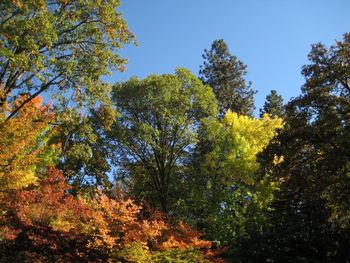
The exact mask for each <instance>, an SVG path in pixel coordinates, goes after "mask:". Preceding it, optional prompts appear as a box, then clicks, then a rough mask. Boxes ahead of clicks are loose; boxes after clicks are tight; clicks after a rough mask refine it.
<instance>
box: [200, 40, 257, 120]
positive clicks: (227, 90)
mask: <svg viewBox="0 0 350 263" xmlns="http://www.w3.org/2000/svg"><path fill="white" fill-rule="evenodd" d="M203 59H204V63H203V65H202V66H201V67H200V71H199V76H200V79H201V80H202V81H203V83H204V84H205V85H209V86H210V87H212V88H213V91H214V93H215V96H216V99H217V100H218V105H219V110H220V114H221V115H223V114H224V113H225V112H226V111H227V110H228V109H230V110H231V111H232V112H237V113H239V114H243V115H249V116H252V114H253V110H254V109H255V106H254V94H255V93H256V91H254V90H252V89H251V83H250V82H248V83H247V81H246V79H245V76H246V75H247V71H246V68H247V66H246V65H244V64H243V62H241V61H240V60H238V59H237V58H236V57H235V56H233V55H231V54H230V52H229V49H228V46H227V44H226V43H225V42H224V40H223V39H219V40H215V41H214V42H213V44H212V46H211V49H210V50H209V51H208V50H206V49H205V50H204V54H203Z"/></svg>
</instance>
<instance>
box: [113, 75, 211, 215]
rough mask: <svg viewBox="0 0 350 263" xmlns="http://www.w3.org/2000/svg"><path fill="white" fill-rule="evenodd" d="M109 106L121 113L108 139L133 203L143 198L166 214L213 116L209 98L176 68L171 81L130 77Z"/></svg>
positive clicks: (192, 78) (208, 93) (193, 79)
mask: <svg viewBox="0 0 350 263" xmlns="http://www.w3.org/2000/svg"><path fill="white" fill-rule="evenodd" d="M113 101H114V103H115V106H116V107H117V109H120V117H119V118H118V120H117V122H116V123H115V124H114V125H113V126H112V130H111V132H110V133H109V136H110V140H111V143H112V144H114V145H115V148H116V150H115V152H114V153H115V156H114V160H115V161H117V164H118V165H120V166H121V167H122V168H123V170H122V172H123V171H124V172H126V175H127V179H128V180H129V187H131V188H132V189H133V190H134V191H135V190H137V189H138V190H137V191H136V192H134V193H135V194H136V196H137V199H141V198H145V199H146V200H148V201H149V202H151V203H152V204H154V205H159V206H160V207H161V209H162V210H163V211H165V212H169V211H170V210H171V206H170V204H171V203H172V202H173V200H176V196H173V195H174V194H175V193H174V192H173V191H174V190H175V189H176V187H177V185H178V184H180V183H181V180H180V178H179V176H180V171H181V165H182V163H183V161H184V158H186V157H187V156H188V154H189V152H190V151H191V149H192V148H193V147H194V145H195V143H196V140H197V130H198V127H199V125H200V123H201V122H202V120H203V119H205V118H210V117H213V116H215V114H216V100H215V97H214V94H213V93H212V91H211V89H210V87H208V86H204V85H203V84H202V83H201V81H200V80H198V79H197V78H196V77H195V76H193V75H192V74H191V73H190V72H189V71H188V70H186V69H182V68H179V69H177V70H176V73H175V75H171V74H164V75H161V76H156V75H151V76H149V77H147V78H145V79H143V80H139V79H137V78H135V77H134V78H131V79H130V80H129V81H127V82H125V83H119V84H116V85H115V86H114V88H113ZM119 175H121V173H119Z"/></svg>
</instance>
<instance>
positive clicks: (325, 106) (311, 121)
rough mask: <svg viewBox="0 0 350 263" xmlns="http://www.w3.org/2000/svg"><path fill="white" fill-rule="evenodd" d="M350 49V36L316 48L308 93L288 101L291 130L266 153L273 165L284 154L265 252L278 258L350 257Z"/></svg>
mask: <svg viewBox="0 0 350 263" xmlns="http://www.w3.org/2000/svg"><path fill="white" fill-rule="evenodd" d="M349 51H350V35H349V34H345V35H344V41H343V42H338V43H337V44H336V45H335V46H332V47H331V48H330V49H329V50H327V49H326V48H325V47H324V46H323V45H322V44H316V45H314V46H313V47H312V50H311V52H310V54H309V59H310V61H311V63H310V64H309V65H306V66H304V67H303V71H302V73H303V75H304V76H305V78H306V83H305V85H304V86H303V88H302V91H303V94H302V95H301V96H299V97H298V98H296V99H294V100H292V101H291V102H290V103H288V105H287V108H286V109H287V111H286V124H287V125H286V129H285V130H283V131H281V133H280V135H279V136H278V137H277V138H276V139H275V141H274V143H272V144H271V145H270V146H269V147H268V148H267V149H266V150H265V152H264V154H263V156H264V157H263V158H262V160H261V161H262V163H263V167H264V168H265V169H266V170H271V163H272V162H273V161H272V160H273V158H274V155H275V154H277V155H279V156H280V155H282V156H284V161H283V162H282V163H281V164H279V165H278V166H277V167H276V168H275V169H272V175H271V176H272V180H276V181H278V182H279V184H280V191H278V192H277V193H276V199H275V201H274V203H273V210H272V211H271V212H270V213H269V214H270V216H269V217H270V225H269V227H268V229H267V231H266V234H265V235H264V239H265V240H266V246H265V247H264V249H265V252H264V251H263V250H262V249H260V250H259V252H260V253H265V256H266V258H271V259H273V262H281V261H283V262H286V261H287V262H294V261H293V260H292V259H295V260H296V261H298V262H300V261H303V262H347V260H349V259H350V254H349V251H348V248H349V246H350V225H349V218H350V217H349V211H350V210H349V208H350V207H349V202H350V199H349V197H350V195H349V189H350V177H349V173H350V169H349V168H350V145H349V138H350V129H349V124H350V115H349V112H350V89H349V79H350V70H349V69H350V66H349V62H348V61H349V59H350V52H349ZM266 160H268V161H267V163H266ZM268 163H269V164H268ZM260 257H262V254H260Z"/></svg>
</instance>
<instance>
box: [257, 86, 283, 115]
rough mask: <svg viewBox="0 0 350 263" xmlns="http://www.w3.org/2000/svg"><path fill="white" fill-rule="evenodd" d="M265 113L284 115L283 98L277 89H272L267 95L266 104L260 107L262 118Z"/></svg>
mask: <svg viewBox="0 0 350 263" xmlns="http://www.w3.org/2000/svg"><path fill="white" fill-rule="evenodd" d="M265 113H269V114H272V115H273V116H277V117H283V116H284V106H283V98H282V96H281V95H279V94H278V93H277V91H276V90H271V92H270V94H269V95H267V96H266V101H265V104H264V106H263V107H262V108H261V109H260V118H262V117H263V115H264V114H265Z"/></svg>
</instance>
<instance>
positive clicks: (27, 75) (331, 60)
mask: <svg viewBox="0 0 350 263" xmlns="http://www.w3.org/2000/svg"><path fill="white" fill-rule="evenodd" d="M119 6H120V2H119V1H116V0H101V1H92V0H86V1H77V0H72V1H66V0H52V1H41V0H30V1H21V0H16V1H5V2H2V3H0V7H1V8H0V10H1V11H0V32H1V34H0V55H1V57H0V63H1V64H0V84H1V86H0V182H1V186H0V211H1V216H0V251H1V255H2V256H1V261H3V262H52V261H54V262H56V261H58V262H135V263H136V262H179V263H180V262H347V261H348V260H349V259H350V255H349V253H350V252H349V251H348V247H349V245H350V244H349V242H350V239H349V237H350V236H349V234H350V233H349V229H350V228H349V226H350V224H349V222H350V221H349V218H350V212H349V211H350V209H349V189H350V188H349V186H350V179H349V178H350V170H349V169H350V161H349V160H350V159H349V157H350V150H349V149H350V145H349V141H350V140H349V139H350V133H349V126H350V121H349V118H350V114H349V112H350V110H349V107H350V100H349V94H350V86H349V85H350V80H349V79H350V66H349V59H350V34H348V33H346V34H344V36H343V40H342V41H337V42H336V43H335V44H334V45H333V46H331V47H329V48H327V47H326V46H324V45H323V44H320V43H318V44H314V45H313V46H312V49H311V51H310V53H309V56H308V57H309V64H307V65H305V66H303V68H302V75H303V76H304V78H305V84H304V85H303V86H302V88H301V95H299V96H298V97H296V98H293V99H292V100H290V101H289V102H288V103H286V104H284V102H283V98H282V96H280V95H279V94H278V92H277V91H275V90H272V91H271V93H270V94H269V95H268V96H267V97H266V102H265V104H264V105H263V107H262V108H261V109H260V116H259V118H255V117H254V116H253V111H254V109H255V106H254V94H255V93H256V91H255V90H253V89H252V83H251V82H249V81H248V80H247V66H246V65H245V64H244V63H243V62H242V61H240V60H238V59H237V57H235V56H234V55H232V54H231V53H230V51H229V48H228V46H227V44H226V43H225V42H224V40H223V39H219V40H215V41H214V42H213V43H212V46H211V48H210V49H209V50H204V53H203V64H202V65H201V66H200V70H199V74H198V76H195V75H194V74H193V73H192V72H191V71H189V70H188V69H185V68H177V69H175V72H174V73H173V74H163V75H156V74H152V75H150V76H148V77H146V78H144V79H139V78H137V77H132V78H130V79H129V80H128V81H125V82H117V83H113V84H110V83H106V82H104V81H103V80H102V77H103V76H105V75H107V74H111V73H112V71H113V70H124V68H125V66H126V59H124V58H121V57H120V55H119V50H120V49H121V48H122V47H123V45H125V44H128V43H130V42H133V43H134V44H137V42H136V39H135V36H134V35H133V34H132V32H130V30H129V29H128V27H127V23H126V21H125V20H124V19H123V18H122V17H121V14H120V13H119V12H118V11H117V10H118V8H119ZM49 97H50V98H51V101H50V102H47V101H48V98H49Z"/></svg>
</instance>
